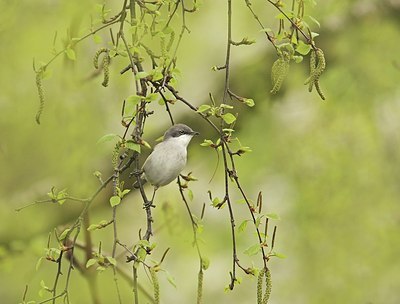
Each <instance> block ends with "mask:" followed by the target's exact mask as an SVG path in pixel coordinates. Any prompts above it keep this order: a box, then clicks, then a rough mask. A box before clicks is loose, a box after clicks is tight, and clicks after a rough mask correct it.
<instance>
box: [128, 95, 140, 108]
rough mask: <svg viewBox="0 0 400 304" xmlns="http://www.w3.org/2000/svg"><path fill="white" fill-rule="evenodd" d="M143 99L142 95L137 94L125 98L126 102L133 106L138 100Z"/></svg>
mask: <svg viewBox="0 0 400 304" xmlns="http://www.w3.org/2000/svg"><path fill="white" fill-rule="evenodd" d="M142 99H143V97H142V96H139V95H131V96H129V97H128V98H126V102H127V103H130V104H132V105H134V106H136V105H138V104H139V103H140V101H141V100H142Z"/></svg>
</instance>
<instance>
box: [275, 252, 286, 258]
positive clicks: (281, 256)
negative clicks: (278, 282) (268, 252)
mask: <svg viewBox="0 0 400 304" xmlns="http://www.w3.org/2000/svg"><path fill="white" fill-rule="evenodd" d="M273 256H276V257H277V258H280V259H286V255H284V254H282V253H278V252H274V253H273Z"/></svg>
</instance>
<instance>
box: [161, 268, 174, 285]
mask: <svg viewBox="0 0 400 304" xmlns="http://www.w3.org/2000/svg"><path fill="white" fill-rule="evenodd" d="M163 271H164V273H165V275H166V276H167V280H168V282H169V283H170V284H171V285H172V286H174V287H175V288H176V281H175V278H174V277H173V276H172V275H171V274H170V273H169V272H168V271H166V270H164V269H163Z"/></svg>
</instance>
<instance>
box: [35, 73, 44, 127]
mask: <svg viewBox="0 0 400 304" xmlns="http://www.w3.org/2000/svg"><path fill="white" fill-rule="evenodd" d="M44 70H45V69H44V68H43V67H41V68H40V70H39V71H37V72H36V87H37V89H38V95H39V109H38V111H37V112H36V123H37V124H38V125H40V117H41V116H42V113H43V109H44V91H43V85H42V79H43V73H44Z"/></svg>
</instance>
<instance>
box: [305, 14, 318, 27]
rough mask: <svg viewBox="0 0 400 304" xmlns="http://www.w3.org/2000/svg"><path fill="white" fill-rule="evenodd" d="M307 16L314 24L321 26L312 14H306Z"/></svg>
mask: <svg viewBox="0 0 400 304" xmlns="http://www.w3.org/2000/svg"><path fill="white" fill-rule="evenodd" d="M308 18H310V20H311V21H312V22H314V23H315V24H316V25H318V27H321V24H320V23H319V21H318V20H317V19H315V18H314V17H312V16H308Z"/></svg>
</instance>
